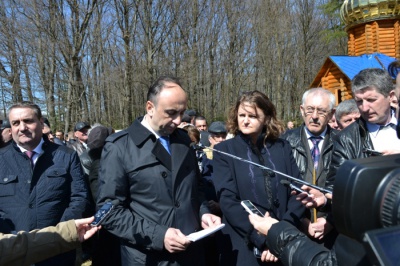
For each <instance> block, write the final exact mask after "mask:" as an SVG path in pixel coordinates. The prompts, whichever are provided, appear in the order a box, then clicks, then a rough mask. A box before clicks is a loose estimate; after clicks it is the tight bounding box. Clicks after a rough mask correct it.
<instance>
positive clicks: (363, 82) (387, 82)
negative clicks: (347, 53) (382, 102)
mask: <svg viewBox="0 0 400 266" xmlns="http://www.w3.org/2000/svg"><path fill="white" fill-rule="evenodd" d="M366 89H375V90H376V91H377V92H378V93H380V94H382V95H383V96H385V97H387V96H389V93H390V91H392V90H393V89H394V84H393V80H392V78H391V77H390V75H389V73H388V72H387V71H386V70H383V69H380V68H367V69H364V70H361V71H360V72H359V73H358V74H357V75H356V76H355V77H354V78H353V80H352V81H351V91H352V92H353V95H354V94H355V93H356V92H358V91H360V90H366Z"/></svg>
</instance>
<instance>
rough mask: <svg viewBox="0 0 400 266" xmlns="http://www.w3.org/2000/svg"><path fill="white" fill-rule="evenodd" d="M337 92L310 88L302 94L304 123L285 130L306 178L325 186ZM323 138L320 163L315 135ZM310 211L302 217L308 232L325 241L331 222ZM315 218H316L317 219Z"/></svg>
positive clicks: (284, 136) (324, 216)
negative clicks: (314, 141)
mask: <svg viewBox="0 0 400 266" xmlns="http://www.w3.org/2000/svg"><path fill="white" fill-rule="evenodd" d="M334 106H335V96H334V95H333V94H332V93H331V92H329V91H328V90H325V89H323V88H314V89H310V90H307V91H306V92H305V93H304V94H303V98H302V105H301V106H300V112H301V115H302V117H303V120H304V123H303V124H302V125H301V126H300V127H298V128H295V129H292V130H288V131H286V132H285V133H284V134H283V135H282V138H284V139H286V140H288V141H289V142H290V145H291V146H292V151H293V156H294V158H295V159H296V163H297V166H298V167H299V170H300V173H301V175H302V177H303V180H305V181H307V182H309V183H312V184H316V185H318V186H321V187H324V186H325V181H326V176H327V174H328V171H329V165H330V162H331V157H332V152H333V145H332V136H333V135H334V134H336V133H337V131H336V130H334V129H332V128H331V127H330V126H329V125H328V122H329V120H330V119H331V118H332V116H333V114H334V109H333V108H334ZM316 138H318V139H320V141H319V142H318V144H316V145H317V147H318V151H317V152H318V156H319V159H318V160H317V163H315V162H314V158H315V149H317V147H314V145H315V144H314V143H313V140H312V139H316ZM316 214H317V217H314V211H313V210H311V212H309V215H308V218H304V219H303V224H304V227H305V230H306V231H308V234H309V235H310V236H311V237H313V238H315V239H317V240H318V241H319V242H322V241H323V238H324V237H325V235H327V234H328V233H329V232H330V231H331V230H332V226H331V225H330V223H328V222H327V221H326V214H325V213H323V212H318V213H316ZM315 218H316V219H315ZM331 234H332V236H331V235H330V236H329V237H328V238H329V239H328V240H327V241H323V242H326V244H327V245H328V246H330V245H331V244H332V243H333V240H334V237H335V233H334V232H332V233H331Z"/></svg>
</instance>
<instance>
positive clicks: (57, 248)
mask: <svg viewBox="0 0 400 266" xmlns="http://www.w3.org/2000/svg"><path fill="white" fill-rule="evenodd" d="M79 243H80V242H79V239H78V233H77V230H76V226H75V222H74V220H70V221H67V222H62V223H59V224H58V225H57V226H50V227H46V228H43V229H41V230H33V231H31V232H29V233H28V232H23V231H21V232H19V233H18V234H16V235H13V234H2V233H0V265H2V266H5V265H13V266H15V265H30V264H32V263H35V262H38V261H42V260H44V259H47V258H50V257H53V256H55V255H57V254H60V253H64V252H66V251H69V250H72V249H74V248H76V247H77V246H78V245H79Z"/></svg>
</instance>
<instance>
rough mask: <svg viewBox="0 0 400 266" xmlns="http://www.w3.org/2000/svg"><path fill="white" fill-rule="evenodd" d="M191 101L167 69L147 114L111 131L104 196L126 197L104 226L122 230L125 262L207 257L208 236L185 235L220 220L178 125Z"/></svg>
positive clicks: (102, 178)
mask: <svg viewBox="0 0 400 266" xmlns="http://www.w3.org/2000/svg"><path fill="white" fill-rule="evenodd" d="M186 104H187V96H186V93H185V92H184V91H183V89H182V88H181V86H180V83H179V81H178V80H176V79H175V78H171V77H161V78H159V79H158V80H157V81H156V82H155V83H154V84H153V85H152V86H151V87H150V88H149V91H148V94H147V102H146V115H145V116H144V117H142V118H139V119H136V120H135V121H134V122H133V124H132V125H131V126H130V127H129V128H128V129H126V130H123V131H121V132H118V133H116V134H113V135H112V136H110V137H108V138H107V142H106V145H105V146H104V150H103V153H102V159H101V167H100V175H99V183H100V187H99V194H98V199H97V202H98V205H99V206H101V205H103V204H104V203H105V202H106V201H109V200H112V201H114V200H118V201H119V204H118V205H117V206H115V207H114V208H113V209H112V210H111V212H110V215H109V216H107V217H106V218H105V220H104V223H103V226H104V228H105V229H107V230H109V231H110V232H111V233H113V234H114V235H116V236H118V237H120V238H121V258H122V265H204V252H203V248H202V241H198V242H194V243H191V242H190V241H189V240H188V239H187V238H186V235H188V234H190V233H193V232H195V231H198V230H201V227H203V228H208V227H213V226H216V225H219V224H220V223H221V220H220V218H219V217H217V216H215V215H212V214H210V211H209V209H208V207H207V202H206V201H205V200H201V197H200V194H199V190H198V182H199V181H200V179H199V170H198V167H197V162H196V156H195V153H194V150H193V149H191V148H190V147H189V145H190V143H191V141H190V139H189V137H188V135H187V133H186V132H185V131H184V130H181V129H178V128H177V127H178V125H179V124H180V122H181V118H182V115H183V113H184V111H185V109H186Z"/></svg>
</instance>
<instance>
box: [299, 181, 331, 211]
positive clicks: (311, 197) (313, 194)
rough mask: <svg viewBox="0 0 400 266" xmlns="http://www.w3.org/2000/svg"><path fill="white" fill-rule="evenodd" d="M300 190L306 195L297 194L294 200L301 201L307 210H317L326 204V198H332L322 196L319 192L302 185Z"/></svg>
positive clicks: (329, 195)
mask: <svg viewBox="0 0 400 266" xmlns="http://www.w3.org/2000/svg"><path fill="white" fill-rule="evenodd" d="M301 189H302V190H304V191H306V192H307V193H308V194H307V193H299V194H297V196H296V200H298V201H301V203H302V204H303V205H304V206H305V207H307V208H318V207H321V206H324V205H325V204H326V201H327V198H332V194H329V193H327V194H325V195H324V194H323V193H322V192H321V191H319V190H317V189H314V188H311V187H309V186H306V185H303V186H302V187H301Z"/></svg>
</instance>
